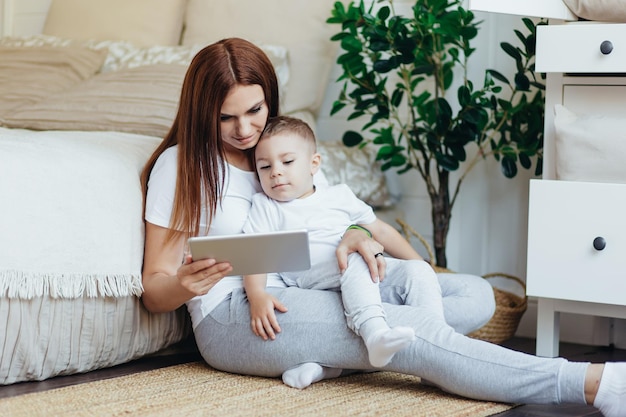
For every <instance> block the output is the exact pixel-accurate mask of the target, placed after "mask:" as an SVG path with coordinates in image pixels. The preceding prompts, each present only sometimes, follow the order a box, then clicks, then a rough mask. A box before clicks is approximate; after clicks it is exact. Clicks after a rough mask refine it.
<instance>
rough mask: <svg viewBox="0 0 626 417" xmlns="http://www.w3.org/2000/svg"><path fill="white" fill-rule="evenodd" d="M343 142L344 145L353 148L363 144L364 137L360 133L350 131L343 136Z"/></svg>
mask: <svg viewBox="0 0 626 417" xmlns="http://www.w3.org/2000/svg"><path fill="white" fill-rule="evenodd" d="M342 141H343V144H344V145H346V146H348V147H352V146H356V145H358V144H359V143H361V142H363V136H361V134H360V133H358V132H355V131H354V130H348V131H347V132H346V133H344V134H343V138H342Z"/></svg>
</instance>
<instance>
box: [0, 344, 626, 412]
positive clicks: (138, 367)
mask: <svg viewBox="0 0 626 417" xmlns="http://www.w3.org/2000/svg"><path fill="white" fill-rule="evenodd" d="M504 345H505V346H507V347H509V348H511V349H515V350H519V351H522V352H527V353H535V340H534V339H524V338H513V339H511V340H509V341H508V342H506V343H504ZM560 354H561V356H563V357H565V358H567V359H570V360H577V361H588V362H607V361H626V350H622V349H613V348H610V347H597V346H583V345H575V344H568V343H561V347H560ZM198 360H201V357H200V355H199V354H198V352H197V350H196V348H195V345H194V344H193V341H192V340H188V341H185V342H183V343H180V344H178V345H177V346H175V347H174V348H171V349H168V350H167V351H166V352H161V353H160V354H158V355H152V356H150V357H146V358H142V359H139V360H136V361H133V362H130V363H127V364H123V365H119V366H116V367H112V368H108V369H101V370H97V371H93V372H89V373H86V374H79V375H71V376H64V377H57V378H51V379H49V380H47V381H42V382H25V383H19V384H13V385H7V386H0V398H5V397H11V396H15V395H21V394H26V393H30V392H39V391H45V390H49V389H53V388H60V387H64V386H68V385H74V384H80V383H83V382H91V381H97V380H100V379H107V378H115V377H118V376H123V375H128V374H131V373H135V372H142V371H147V370H151V369H157V368H162V367H166V366H171V365H176V364H180V363H186V362H192V361H198ZM582 416H588V417H602V414H601V413H600V412H599V411H597V410H596V409H595V408H594V407H590V406H577V405H560V406H548V405H523V406H519V407H516V408H514V409H512V410H509V411H505V412H504V413H500V414H497V417H582Z"/></svg>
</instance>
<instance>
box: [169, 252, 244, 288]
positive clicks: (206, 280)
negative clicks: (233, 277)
mask: <svg viewBox="0 0 626 417" xmlns="http://www.w3.org/2000/svg"><path fill="white" fill-rule="evenodd" d="M185 262H187V259H185ZM230 271H232V266H231V265H230V264H229V263H228V262H220V263H216V261H215V259H202V260H199V261H195V262H191V263H184V264H183V265H181V266H180V268H178V272H177V276H178V280H179V281H180V282H181V284H182V285H183V286H184V287H185V288H187V289H188V290H189V291H191V292H193V293H194V294H196V295H203V294H206V293H207V292H208V291H209V290H210V289H211V288H213V286H214V285H215V284H216V283H217V282H218V281H219V280H221V279H222V278H224V277H225V276H226V275H227V274H228V273H229V272H230Z"/></svg>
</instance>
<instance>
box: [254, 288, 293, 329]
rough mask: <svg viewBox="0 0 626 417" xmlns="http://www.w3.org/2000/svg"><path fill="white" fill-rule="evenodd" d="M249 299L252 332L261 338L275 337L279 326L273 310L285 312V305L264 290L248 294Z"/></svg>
mask: <svg viewBox="0 0 626 417" xmlns="http://www.w3.org/2000/svg"><path fill="white" fill-rule="evenodd" d="M248 300H249V301H250V326H251V328H252V332H253V333H254V334H255V335H257V336H259V337H262V338H263V340H268V339H272V340H274V339H276V333H280V326H279V324H278V320H277V319H276V313H275V312H274V310H278V311H280V312H281V313H285V312H287V307H285V305H283V303H281V302H280V301H278V300H277V299H276V297H274V296H273V295H271V294H268V293H266V292H262V293H258V294H255V295H254V296H253V297H250V295H248Z"/></svg>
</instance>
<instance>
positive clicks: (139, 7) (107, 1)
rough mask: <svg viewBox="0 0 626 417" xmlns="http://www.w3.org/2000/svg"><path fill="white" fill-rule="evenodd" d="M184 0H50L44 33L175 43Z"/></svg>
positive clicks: (179, 29)
mask: <svg viewBox="0 0 626 417" xmlns="http://www.w3.org/2000/svg"><path fill="white" fill-rule="evenodd" d="M186 3H187V0H104V1H103V0H52V4H51V5H50V9H49V10H48V15H47V17H46V22H45V25H44V28H43V34H45V35H53V36H59V37H63V38H71V39H79V40H87V39H97V40H126V41H129V42H133V43H135V44H137V45H143V46H145V45H177V44H178V43H179V40H180V36H181V32H182V28H183V15H184V12H185V4H186Z"/></svg>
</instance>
